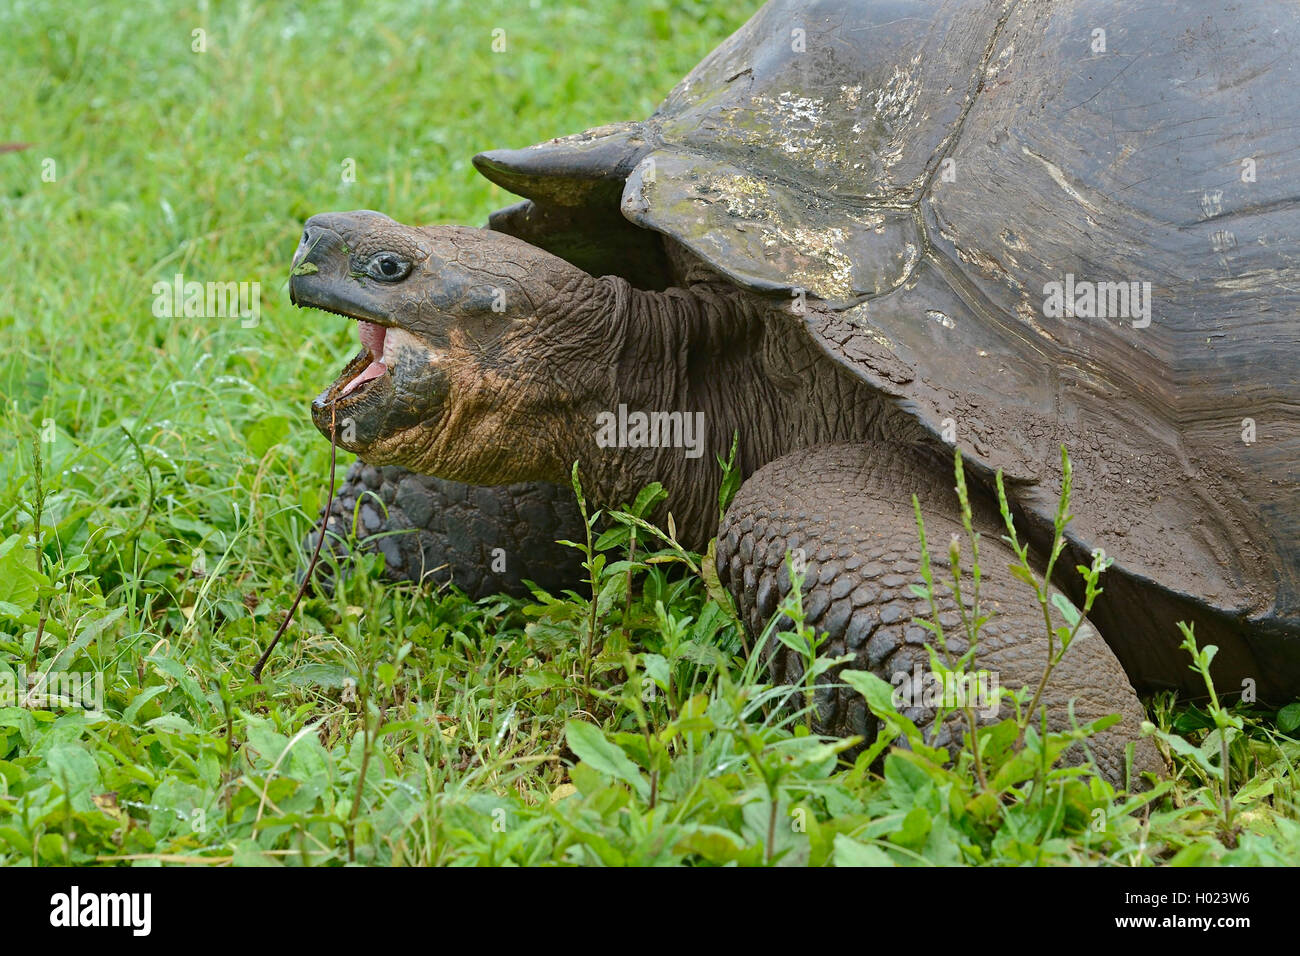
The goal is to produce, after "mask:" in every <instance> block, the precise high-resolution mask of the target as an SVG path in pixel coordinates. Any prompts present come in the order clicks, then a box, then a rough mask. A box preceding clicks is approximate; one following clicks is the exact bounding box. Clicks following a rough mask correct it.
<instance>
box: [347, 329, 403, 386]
mask: <svg viewBox="0 0 1300 956" xmlns="http://www.w3.org/2000/svg"><path fill="white" fill-rule="evenodd" d="M357 327H358V328H359V329H360V330H361V347H362V348H363V349H365V350H366V351H365V354H364V355H358V356H357V358H355V359H353V360H352V361H351V362H349V363H348V367H347V368H345V369H344V370H343V377H342V378H340V379H339V382H341V383H342V384H343V387H342V388H341V389H339V390H338V393H337V394H336V395H335V397H336V398H342V397H343V396H344V395H347V394H350V393H351V392H355V391H356V390H357V389H359V388H361V387H362V386H363V385H365V384H366V382H370V381H373V380H374V379H377V378H379V376H381V375H383V374H384V373H386V372H387V371H388V369H389V367H390V366H391V365H392V362H393V356H392V355H390V354H389V353H388V350H387V346H388V329H387V328H386V327H384V326H382V325H378V324H376V323H374V322H367V321H366V320H365V319H357ZM365 359H369V363H368V364H366V365H365V367H364V368H362V369H361V372H360V374H356V375H354V376H353V377H351V378H348V374H349V372H352V371H354V366H359V365H360V364H361V362H362V361H363V360H365ZM335 384H338V383H335Z"/></svg>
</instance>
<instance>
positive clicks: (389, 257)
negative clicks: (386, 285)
mask: <svg viewBox="0 0 1300 956" xmlns="http://www.w3.org/2000/svg"><path fill="white" fill-rule="evenodd" d="M410 272H411V263H410V262H408V261H407V260H406V259H403V258H401V257H400V256H398V255H396V254H394V253H391V252H379V253H376V254H375V255H373V256H371V257H370V260H369V261H368V262H367V263H366V275H368V276H370V277H371V278H373V279H378V280H379V281H381V282H397V281H399V280H401V279H405V278H406V277H407V276H408V275H410Z"/></svg>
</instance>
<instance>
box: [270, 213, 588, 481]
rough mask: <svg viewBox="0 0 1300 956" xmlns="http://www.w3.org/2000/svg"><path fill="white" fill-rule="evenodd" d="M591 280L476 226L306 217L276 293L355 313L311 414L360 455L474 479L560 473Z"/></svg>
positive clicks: (375, 217) (576, 393)
mask: <svg viewBox="0 0 1300 956" xmlns="http://www.w3.org/2000/svg"><path fill="white" fill-rule="evenodd" d="M595 286H596V280H595V279H593V278H592V277H591V276H589V275H587V274H586V273H585V272H582V271H581V270H580V269H577V268H576V267H574V266H572V265H570V264H569V263H567V262H565V261H564V260H562V259H559V258H557V257H556V256H553V255H551V254H549V253H547V252H545V251H543V250H541V249H538V248H537V247H535V246H531V245H529V244H528V243H526V242H523V241H521V240H519V239H515V238H513V237H511V236H506V235H504V234H502V233H497V232H492V231H491V230H488V229H473V228H466V227H461V226H430V227H424V228H414V227H411V226H405V225H402V224H401V223H398V222H395V221H394V220H392V219H389V218H388V217H387V216H384V215H381V214H380V213H376V212H370V211H356V212H344V213H325V214H322V215H318V216H313V217H312V218H311V219H309V220H308V221H307V223H306V227H305V229H304V231H303V235H302V241H301V243H300V244H299V247H298V250H297V252H296V253H295V255H294V259H293V268H292V271H291V278H290V283H289V295H290V299H291V300H292V301H293V303H294V304H295V305H297V306H299V307H300V308H301V307H309V308H315V309H321V310H324V311H326V312H332V313H334V314H337V315H342V316H346V317H348V318H351V319H355V320H356V321H357V323H358V327H359V330H360V342H361V349H360V351H359V352H358V353H357V355H356V356H355V357H354V358H353V359H352V360H351V361H350V362H348V364H347V365H346V366H345V367H344V369H343V372H342V374H341V375H339V377H338V378H337V379H336V380H335V381H334V382H333V384H331V385H330V386H329V387H327V388H326V389H325V390H324V391H322V392H321V393H320V395H318V396H317V397H316V399H315V400H314V401H313V402H312V419H313V421H314V422H315V424H316V427H317V428H318V429H320V431H321V432H322V433H324V434H325V435H326V436H327V437H329V436H330V434H331V432H332V431H333V433H334V434H335V436H336V438H337V441H338V443H339V445H340V446H342V447H343V448H345V449H347V450H348V451H352V452H355V453H356V454H358V455H360V456H361V457H362V458H363V459H364V460H365V461H367V462H369V463H371V464H377V465H385V464H393V465H403V466H405V467H408V468H411V469H413V470H417V471H422V472H426V473H430V474H437V475H440V476H442V477H445V478H452V479H457V480H461V481H468V482H473V483H480V484H486V483H508V482H513V481H524V480H531V479H534V478H542V477H552V478H553V477H556V476H557V475H562V474H563V473H564V468H563V466H562V465H561V464H559V461H560V454H561V452H560V449H561V447H562V445H563V442H562V441H561V440H560V439H561V435H562V433H563V432H564V430H565V429H566V428H568V427H571V426H572V420H573V416H572V414H570V412H571V411H572V406H573V404H574V403H575V401H577V400H578V399H579V398H580V396H581V388H580V387H579V386H578V385H577V384H576V383H577V382H578V381H580V380H581V376H580V375H574V374H568V375H566V374H565V371H566V370H567V371H569V372H572V371H573V369H572V365H573V363H572V362H571V361H569V360H568V357H572V356H573V355H574V353H575V350H580V349H582V348H583V347H584V346H583V342H582V340H583V338H584V337H585V332H591V331H594V329H593V327H594V326H597V325H599V324H600V323H599V317H598V315H596V312H597V311H598V310H597V309H595V308H593V305H594V303H593V302H592V300H593V298H596V296H595V295H594V292H595Z"/></svg>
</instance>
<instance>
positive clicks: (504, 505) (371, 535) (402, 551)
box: [303, 461, 583, 598]
mask: <svg viewBox="0 0 1300 956" xmlns="http://www.w3.org/2000/svg"><path fill="white" fill-rule="evenodd" d="M354 526H355V534H353V528H354ZM319 532H320V523H319V521H318V523H317V525H316V528H315V529H314V530H313V531H312V533H311V534H310V535H309V536H308V538H307V540H306V542H305V543H304V545H303V547H304V549H305V553H307V554H311V551H312V549H314V548H315V546H316V537H317V535H318V534H319ZM582 537H583V529H582V517H581V515H579V513H578V508H577V504H576V502H575V501H574V498H573V492H572V491H570V490H569V489H567V488H563V487H560V486H559V485H553V484H547V483H545V482H527V483H523V484H517V485H503V486H498V487H476V486H473V485H466V484H462V483H460V482H456V481H445V480H443V479H441V478H433V477H431V476H429V475H419V474H416V473H415V472H412V471H408V470H407V469H405V468H400V467H397V466H384V467H374V466H372V465H367V464H365V463H363V462H361V461H357V462H354V463H353V465H352V467H351V468H349V469H348V472H347V475H346V476H345V477H344V479H343V483H342V485H341V487H340V488H339V490H338V492H337V494H336V495H335V498H334V504H333V506H332V507H331V508H330V514H329V537H328V538H327V539H326V545H327V546H328V547H330V548H332V550H333V551H334V553H335V555H337V556H338V557H339V558H340V559H341V560H340V564H341V565H342V566H344V567H346V564H347V560H346V556H347V554H348V550H349V546H350V543H352V542H357V543H359V544H360V546H361V548H362V549H364V550H366V551H370V552H375V551H378V552H380V553H382V554H383V556H384V576H385V577H387V578H389V579H390V580H395V581H420V580H426V579H427V580H432V581H433V582H434V583H437V584H445V583H447V582H450V583H452V584H454V585H455V586H456V587H458V588H460V589H461V590H462V591H464V592H465V593H466V594H467V595H469V596H470V597H472V598H478V597H484V596H486V595H489V594H510V595H514V596H522V595H524V594H526V593H527V588H526V587H525V586H524V583H523V582H524V581H533V582H535V583H536V584H538V585H540V586H541V587H543V588H545V589H546V590H548V591H552V592H558V591H560V590H562V589H564V588H571V587H576V586H577V585H578V583H579V582H580V581H581V579H582V563H581V562H582V558H581V555H580V554H579V553H578V552H577V551H576V550H574V549H573V548H568V547H565V546H563V545H560V544H557V543H556V541H557V540H559V539H564V538H568V539H570V540H580V539H582ZM329 565H330V562H329V561H328V560H326V559H325V558H324V557H322V561H321V564H320V566H319V567H318V568H317V569H316V575H315V578H316V582H317V586H318V587H322V586H323V587H325V588H328V587H329V586H330V584H329V575H330V568H329Z"/></svg>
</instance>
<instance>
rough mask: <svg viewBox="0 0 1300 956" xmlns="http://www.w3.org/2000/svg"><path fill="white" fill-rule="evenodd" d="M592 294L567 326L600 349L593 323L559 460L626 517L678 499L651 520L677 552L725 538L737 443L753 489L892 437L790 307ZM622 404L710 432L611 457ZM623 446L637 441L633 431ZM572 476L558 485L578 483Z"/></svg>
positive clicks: (622, 290)
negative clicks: (654, 497)
mask: <svg viewBox="0 0 1300 956" xmlns="http://www.w3.org/2000/svg"><path fill="white" fill-rule="evenodd" d="M590 281H591V283H592V284H593V285H592V287H591V289H590V294H589V295H587V296H584V297H580V298H579V299H578V300H577V301H580V302H582V303H583V305H582V306H581V307H579V310H578V311H577V312H575V313H574V314H572V315H571V316H570V321H572V322H573V323H574V324H575V325H576V326H578V327H584V326H585V327H586V329H585V331H586V333H587V334H574V335H573V336H572V338H571V339H570V341H574V342H583V341H585V342H587V343H588V344H589V345H590V344H591V343H592V336H591V335H590V326H591V324H593V323H594V324H595V325H596V327H597V328H598V329H599V334H598V335H597V336H596V337H595V338H596V341H597V342H598V344H596V345H595V346H594V347H590V348H589V349H588V351H587V354H586V355H585V356H583V362H582V365H583V366H585V368H584V369H583V372H582V373H581V374H583V375H584V377H586V379H587V380H586V381H585V382H583V383H582V385H583V387H582V388H581V389H580V390H579V394H582V395H583V396H584V398H583V399H582V400H580V401H579V402H578V403H577V404H578V406H579V407H578V408H577V409H576V414H573V415H572V416H571V417H569V418H567V421H568V423H569V427H567V428H566V429H564V437H563V439H562V442H561V449H562V454H561V456H560V458H561V460H563V461H565V462H567V463H572V462H573V461H575V460H577V461H578V462H579V468H580V474H581V478H582V483H583V489H584V492H585V494H586V496H587V497H588V499H589V500H590V501H591V502H593V503H594V504H595V505H597V506H600V507H618V506H620V505H623V504H630V503H631V502H633V501H634V500H635V499H636V495H637V493H638V492H639V491H640V490H641V489H642V488H643V487H645V486H646V485H648V484H650V483H651V482H654V481H658V482H660V483H662V484H663V486H664V488H665V490H666V491H667V492H668V498H667V500H666V502H665V503H664V505H663V506H661V507H660V509H659V510H658V512H656V514H655V515H654V516H653V518H654V520H657V521H659V522H660V523H661V524H662V522H663V521H665V520H666V518H667V515H668V514H669V513H671V514H672V515H673V518H674V520H675V524H676V527H677V530H678V537H679V539H680V540H681V542H682V543H683V544H685V545H687V546H688V547H693V548H702V547H703V546H704V545H705V544H706V543H707V542H708V540H709V538H710V537H712V536H713V534H714V533H715V532H716V530H717V523H718V489H719V486H720V484H721V481H722V468H721V467H720V466H719V464H718V459H719V458H721V459H722V460H724V461H725V460H726V459H727V456H728V454H729V452H730V448H731V443H732V438H733V435H735V434H737V433H738V435H739V446H738V449H737V459H736V460H737V465H738V467H739V469H740V472H741V476H742V477H748V476H749V475H750V474H752V473H753V472H754V471H755V470H757V469H758V468H760V467H761V466H762V465H764V464H765V463H767V462H769V461H772V460H773V459H776V458H779V457H781V456H783V455H786V454H788V453H790V452H792V451H795V450H797V449H799V448H802V447H807V446H811V445H815V444H821V443H825V442H834V441H853V440H867V439H871V438H881V437H888V436H889V435H890V434H892V433H893V432H894V431H895V428H896V425H897V422H896V421H893V419H895V418H896V415H891V414H890V411H891V407H890V406H887V405H886V403H884V402H883V401H881V399H880V397H879V396H878V394H877V393H875V392H874V391H873V390H871V389H870V388H869V387H868V386H866V385H865V384H863V383H861V382H860V381H858V380H857V379H856V378H855V377H854V376H853V375H852V374H851V373H850V372H848V371H847V370H845V369H843V368H841V367H840V366H839V365H838V364H837V363H835V362H834V361H832V360H831V359H829V358H827V357H826V356H824V355H823V353H822V352H821V351H820V349H819V348H818V347H817V345H816V344H815V343H814V342H813V340H812V337H811V335H810V334H809V332H808V331H807V329H806V326H805V321H806V318H807V317H806V316H800V315H795V314H793V313H791V312H790V311H789V305H788V300H781V299H771V298H765V297H762V296H758V295H756V294H753V293H750V292H746V291H743V290H740V289H737V288H736V287H734V286H732V285H730V284H728V283H725V282H721V281H712V282H701V283H697V284H693V285H690V286H688V287H686V288H673V289H668V290H666V291H663V292H647V291H641V290H637V289H634V288H632V287H631V286H629V285H628V283H627V282H625V281H624V280H622V279H620V278H617V277H611V276H606V277H603V278H599V279H590ZM620 405H622V406H626V413H627V416H630V415H631V413H633V412H644V413H652V412H661V413H663V412H668V413H671V412H680V413H682V417H683V420H685V418H686V417H687V416H690V420H691V423H692V424H693V425H694V424H696V423H702V430H701V429H698V428H697V429H696V430H695V432H694V433H693V434H692V435H691V437H692V438H693V439H694V441H693V444H694V446H695V447H694V448H690V449H688V448H684V447H680V444H681V443H680V442H679V443H678V445H679V447H628V445H630V444H631V442H628V443H626V444H624V446H623V447H601V445H600V444H599V439H600V435H601V423H602V422H603V423H604V424H605V425H606V428H605V431H604V435H605V438H606V442H608V439H609V438H610V437H611V435H613V434H615V432H614V429H617V428H618V427H619V425H620V424H621V422H620V421H619V419H620V418H623V419H624V420H627V419H626V417H625V416H620V410H619V406H620ZM701 416H702V417H701ZM611 422H612V425H613V427H612V428H611V427H610V425H611ZM701 431H702V434H701ZM677 434H678V435H679V436H680V435H683V434H685V433H683V432H678V433H677ZM623 436H624V437H631V438H635V434H634V432H633V429H632V428H630V427H629V428H627V429H624V430H623ZM688 452H689V454H688ZM567 467H568V466H567V464H566V466H565V473H564V474H563V475H561V476H559V477H558V480H560V481H567V480H568V474H567Z"/></svg>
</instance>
